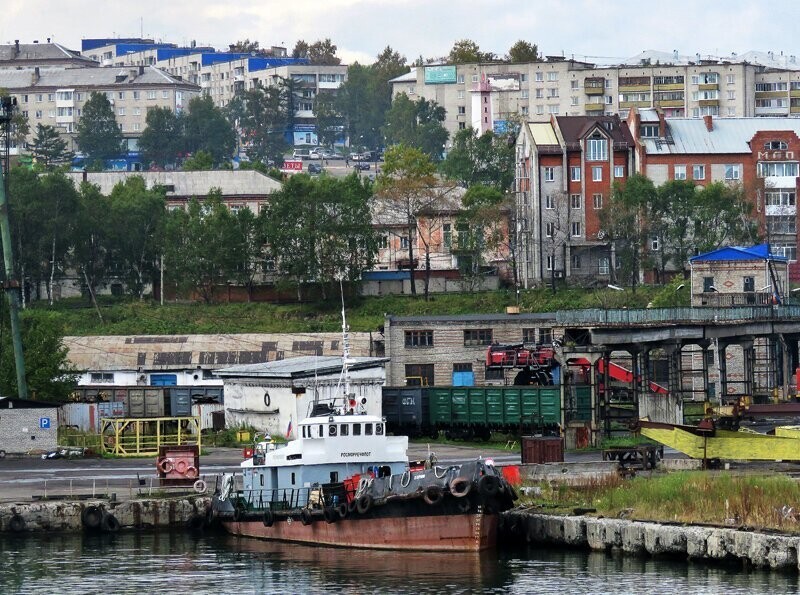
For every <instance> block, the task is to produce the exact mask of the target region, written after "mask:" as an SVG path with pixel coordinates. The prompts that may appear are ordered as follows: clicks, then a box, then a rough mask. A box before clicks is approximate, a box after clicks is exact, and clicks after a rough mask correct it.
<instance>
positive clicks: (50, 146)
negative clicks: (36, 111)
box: [30, 124, 75, 170]
mask: <svg viewBox="0 0 800 595" xmlns="http://www.w3.org/2000/svg"><path fill="white" fill-rule="evenodd" d="M30 151H31V156H32V157H33V158H34V159H35V160H36V163H37V164H38V165H39V166H40V167H41V168H42V169H45V170H50V169H53V168H54V167H60V166H63V165H69V164H71V163H72V159H73V158H74V157H75V154H74V153H73V152H72V151H69V150H67V141H65V140H64V139H62V138H61V135H60V134H59V133H58V130H56V129H55V128H54V127H53V126H48V125H47V124H37V125H36V134H35V135H34V137H33V140H32V141H31V144H30Z"/></svg>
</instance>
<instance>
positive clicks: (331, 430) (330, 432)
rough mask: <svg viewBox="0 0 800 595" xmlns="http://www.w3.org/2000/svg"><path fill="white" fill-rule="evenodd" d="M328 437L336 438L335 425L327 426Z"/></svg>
mask: <svg viewBox="0 0 800 595" xmlns="http://www.w3.org/2000/svg"><path fill="white" fill-rule="evenodd" d="M328 436H336V424H331V425H329V426H328Z"/></svg>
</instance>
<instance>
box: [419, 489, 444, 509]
mask: <svg viewBox="0 0 800 595" xmlns="http://www.w3.org/2000/svg"><path fill="white" fill-rule="evenodd" d="M443 498H444V492H443V491H442V488H440V487H439V486H428V487H427V488H425V493H424V494H423V495H422V499H423V500H425V504H428V505H429V506H435V505H436V504H439V503H440V502H441V501H442V499H443Z"/></svg>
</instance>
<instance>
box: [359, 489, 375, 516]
mask: <svg viewBox="0 0 800 595" xmlns="http://www.w3.org/2000/svg"><path fill="white" fill-rule="evenodd" d="M370 508H372V496H370V495H369V494H362V495H361V496H359V497H358V500H356V510H357V511H358V514H366V513H367V512H368V511H369V509H370Z"/></svg>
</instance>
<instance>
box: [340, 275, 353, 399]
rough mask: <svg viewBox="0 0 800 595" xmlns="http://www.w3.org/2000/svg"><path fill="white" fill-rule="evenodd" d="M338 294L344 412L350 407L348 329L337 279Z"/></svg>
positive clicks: (341, 291) (341, 290) (342, 291)
mask: <svg viewBox="0 0 800 595" xmlns="http://www.w3.org/2000/svg"><path fill="white" fill-rule="evenodd" d="M339 293H340V294H341V296H342V377H343V379H344V386H343V390H344V393H343V397H344V407H345V411H346V410H347V409H348V407H349V405H350V398H351V397H352V396H353V395H352V394H351V393H350V334H349V333H350V327H348V326H347V317H346V315H345V311H344V284H343V283H342V280H341V279H339Z"/></svg>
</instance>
